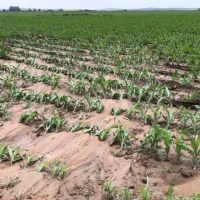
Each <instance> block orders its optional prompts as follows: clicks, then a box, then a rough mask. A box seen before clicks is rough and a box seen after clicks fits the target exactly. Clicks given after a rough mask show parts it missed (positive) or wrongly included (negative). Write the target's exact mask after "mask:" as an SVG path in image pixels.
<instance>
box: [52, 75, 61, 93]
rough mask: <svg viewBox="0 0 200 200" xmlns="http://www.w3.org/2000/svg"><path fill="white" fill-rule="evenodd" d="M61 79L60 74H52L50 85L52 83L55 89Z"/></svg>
mask: <svg viewBox="0 0 200 200" xmlns="http://www.w3.org/2000/svg"><path fill="white" fill-rule="evenodd" d="M59 80H60V76H56V75H53V76H51V79H50V85H51V89H52V90H54V89H55V88H56V86H57V85H58V82H59Z"/></svg>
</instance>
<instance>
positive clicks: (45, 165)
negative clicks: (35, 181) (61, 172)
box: [38, 160, 52, 172]
mask: <svg viewBox="0 0 200 200" xmlns="http://www.w3.org/2000/svg"><path fill="white" fill-rule="evenodd" d="M51 163H52V161H51V160H50V161H44V162H42V163H41V164H40V166H39V167H38V171H39V172H41V171H43V170H44V169H45V168H46V167H47V166H48V165H50V164H51Z"/></svg>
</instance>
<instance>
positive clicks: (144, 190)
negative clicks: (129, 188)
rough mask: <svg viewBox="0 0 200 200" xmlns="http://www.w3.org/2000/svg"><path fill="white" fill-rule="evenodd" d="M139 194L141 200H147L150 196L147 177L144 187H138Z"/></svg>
mask: <svg viewBox="0 0 200 200" xmlns="http://www.w3.org/2000/svg"><path fill="white" fill-rule="evenodd" d="M140 193H141V195H142V196H141V200H148V199H149V198H150V196H151V192H150V190H149V177H148V176H147V183H146V187H142V186H141V187H140Z"/></svg>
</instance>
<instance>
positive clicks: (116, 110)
mask: <svg viewBox="0 0 200 200" xmlns="http://www.w3.org/2000/svg"><path fill="white" fill-rule="evenodd" d="M125 111H126V110H124V109H122V108H112V109H111V111H110V114H111V115H114V116H115V117H116V116H117V115H120V114H122V113H124V112H125Z"/></svg>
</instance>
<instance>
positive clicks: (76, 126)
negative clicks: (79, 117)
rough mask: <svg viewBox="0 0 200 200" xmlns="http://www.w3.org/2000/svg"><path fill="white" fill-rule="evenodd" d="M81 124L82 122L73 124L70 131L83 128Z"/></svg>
mask: <svg viewBox="0 0 200 200" xmlns="http://www.w3.org/2000/svg"><path fill="white" fill-rule="evenodd" d="M81 125H82V122H79V123H78V124H73V125H72V127H71V130H70V132H77V131H80V130H82V129H83V127H82V126H81Z"/></svg>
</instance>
